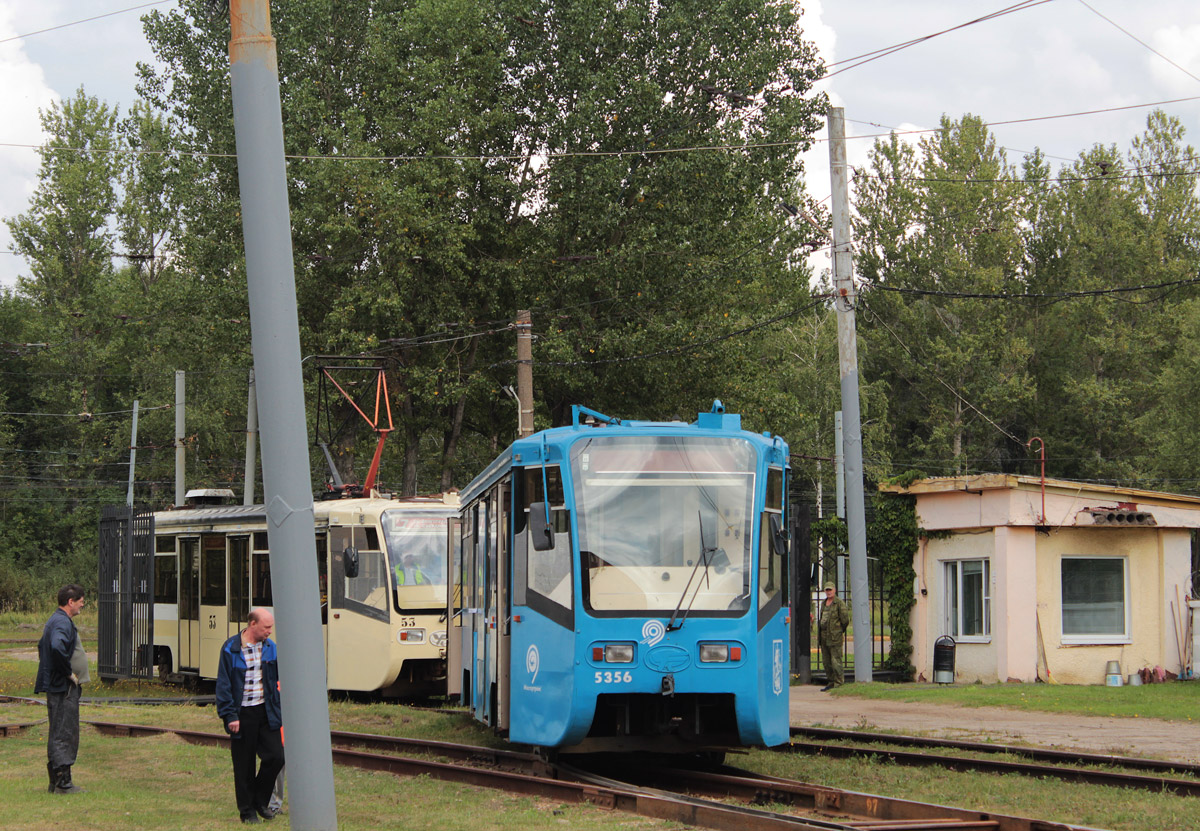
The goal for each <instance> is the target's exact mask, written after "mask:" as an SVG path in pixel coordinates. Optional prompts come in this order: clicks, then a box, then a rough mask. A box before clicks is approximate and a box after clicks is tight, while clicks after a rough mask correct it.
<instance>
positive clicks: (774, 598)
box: [758, 467, 787, 609]
mask: <svg viewBox="0 0 1200 831" xmlns="http://www.w3.org/2000/svg"><path fill="white" fill-rule="evenodd" d="M785 504H786V494H785V493H784V476H783V470H782V469H781V468H776V467H773V468H768V470H767V492H766V501H765V502H764V505H763V513H762V521H761V522H762V524H761V527H760V528H759V533H758V608H759V609H765V608H767V607H768V606H771V607H772V608H778V606H779V605H781V604H782V602H783V601H784V599H785V591H786V588H787V572H786V571H785V565H786V558H785V552H784V551H783V550H782V549H783V547H782V546H781V545H780V543H779V542H777V540H776V539H775V538H776V535H777V534H782V533H786V529H787V521H786V518H785V516H784V512H783V506H784V505H785Z"/></svg>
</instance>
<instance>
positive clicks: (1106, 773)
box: [774, 728, 1200, 796]
mask: <svg viewBox="0 0 1200 831" xmlns="http://www.w3.org/2000/svg"><path fill="white" fill-rule="evenodd" d="M797 729H799V728H797ZM797 729H794V730H793V735H796V730H797ZM816 732H817V731H816V730H813V731H812V733H816ZM821 732H822V733H824V734H825V735H823V736H822V737H823V738H829V739H834V740H837V741H842V742H846V741H854V742H864V741H865V742H876V743H889V744H902V745H904V744H907V745H910V746H920V747H926V748H936V749H942V748H954V749H959V750H969V751H973V752H977V753H987V754H995V753H1012V754H1014V755H1023V756H1027V757H1029V758H1031V759H1041V760H1045V761H1042V762H1039V761H1008V760H1000V759H981V758H972V757H967V756H953V755H944V754H938V753H916V752H910V751H904V750H895V749H878V748H870V747H861V746H851V745H847V744H821V743H817V742H801V741H795V740H793V741H792V742H791V743H790V744H788V745H783V746H780V747H778V748H774V749H775V750H777V751H780V752H784V753H804V754H809V755H814V756H817V755H821V756H830V757H833V758H838V759H848V758H852V757H868V758H872V759H880V760H885V761H888V762H891V763H893V764H899V765H909V766H912V767H940V768H944V769H946V770H955V771H975V772H978V773H998V774H1010V773H1016V774H1022V775H1025V776H1033V777H1037V778H1045V779H1058V780H1061V781H1063V782H1081V783H1086V784H1089V785H1109V786H1112V787H1118V788H1135V789H1140V790H1147V791H1154V792H1164V793H1174V794H1178V795H1180V796H1200V780H1197V779H1181V778H1178V777H1167V776H1154V775H1147V774H1138V773H1128V772H1125V771H1117V770H1097V769H1093V768H1080V767H1063V766H1062V764H1064V763H1066V764H1084V765H1086V764H1092V765H1109V766H1118V767H1126V768H1133V769H1141V770H1171V771H1175V772H1186V773H1200V766H1197V765H1191V764H1188V763H1184V762H1166V761H1162V760H1155V759H1140V758H1136V757H1130V756H1106V755H1097V754H1079V753H1070V752H1066V751H1054V750H1036V749H1030V748H1017V747H1011V746H1005V745H990V746H989V745H983V744H980V743H975V742H956V741H945V742H943V741H940V740H936V739H920V738H917V737H911V736H888V735H886V734H882V733H876V734H860V733H856V732H854V731H841V730H839V731H832V730H830V731H821ZM832 734H836V735H832ZM1052 762H1056V763H1058V764H1053V763H1052Z"/></svg>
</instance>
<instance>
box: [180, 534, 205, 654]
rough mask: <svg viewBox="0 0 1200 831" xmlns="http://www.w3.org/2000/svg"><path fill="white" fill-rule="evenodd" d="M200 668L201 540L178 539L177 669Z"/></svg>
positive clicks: (194, 538)
mask: <svg viewBox="0 0 1200 831" xmlns="http://www.w3.org/2000/svg"><path fill="white" fill-rule="evenodd" d="M199 667H200V540H199V538H198V537H184V538H180V540H179V655H178V657H177V659H176V661H175V671H176V672H178V671H180V670H182V669H190V670H196V669H199Z"/></svg>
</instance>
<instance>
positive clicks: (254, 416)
mask: <svg viewBox="0 0 1200 831" xmlns="http://www.w3.org/2000/svg"><path fill="white" fill-rule="evenodd" d="M257 438H258V396H257V395H256V394H255V391H254V369H253V367H251V369H250V391H249V392H248V393H247V395H246V472H245V476H244V477H243V479H242V481H243V485H242V504H243V505H253V504H254V458H255V454H256V453H257V452H258V448H257V447H256V446H255V440H256V439H257Z"/></svg>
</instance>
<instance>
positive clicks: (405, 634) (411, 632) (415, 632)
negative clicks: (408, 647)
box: [396, 629, 446, 643]
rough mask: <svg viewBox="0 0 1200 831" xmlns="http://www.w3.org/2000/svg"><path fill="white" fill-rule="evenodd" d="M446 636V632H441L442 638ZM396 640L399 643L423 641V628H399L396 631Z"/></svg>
mask: <svg viewBox="0 0 1200 831" xmlns="http://www.w3.org/2000/svg"><path fill="white" fill-rule="evenodd" d="M445 637H446V633H445V632H443V633H442V638H443V639H444V638H445ZM396 640H397V641H399V642H400V643H425V630H424V629H401V630H400V631H399V632H397V633H396Z"/></svg>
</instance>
